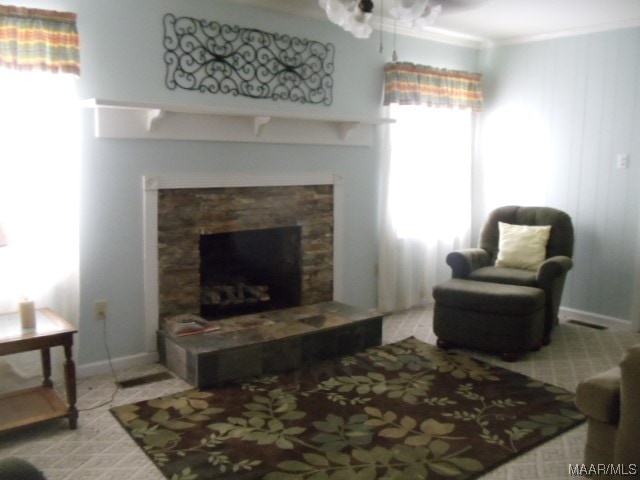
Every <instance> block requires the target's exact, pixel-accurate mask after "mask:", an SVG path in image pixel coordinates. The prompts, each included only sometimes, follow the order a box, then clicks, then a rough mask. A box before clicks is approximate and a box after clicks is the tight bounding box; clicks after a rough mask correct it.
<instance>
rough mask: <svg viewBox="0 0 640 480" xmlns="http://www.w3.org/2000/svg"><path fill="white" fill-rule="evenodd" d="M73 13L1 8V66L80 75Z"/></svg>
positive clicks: (76, 32)
mask: <svg viewBox="0 0 640 480" xmlns="http://www.w3.org/2000/svg"><path fill="white" fill-rule="evenodd" d="M79 43H80V42H79V39H78V31H77V28H76V14H75V13H69V12H56V11H53V10H41V9H35V8H24V7H13V6H3V5H0V66H1V67H4V68H10V69H14V70H40V71H47V72H54V73H60V72H61V73H72V74H76V75H79V74H80V48H79Z"/></svg>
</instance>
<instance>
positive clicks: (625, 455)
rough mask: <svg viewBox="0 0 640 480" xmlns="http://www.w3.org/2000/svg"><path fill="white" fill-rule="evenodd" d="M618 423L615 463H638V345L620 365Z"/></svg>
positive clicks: (629, 351)
mask: <svg viewBox="0 0 640 480" xmlns="http://www.w3.org/2000/svg"><path fill="white" fill-rule="evenodd" d="M620 371H621V382H620V396H621V398H622V404H621V405H620V423H619V425H618V435H617V437H616V447H615V457H614V461H615V462H620V463H627V464H629V463H636V464H638V463H640V452H639V451H638V439H640V410H639V409H638V402H640V344H637V345H635V346H634V347H631V348H630V349H629V350H628V351H627V353H626V355H625V357H624V359H623V360H622V362H621V363H620Z"/></svg>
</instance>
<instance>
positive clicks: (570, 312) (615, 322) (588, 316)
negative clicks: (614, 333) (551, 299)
mask: <svg viewBox="0 0 640 480" xmlns="http://www.w3.org/2000/svg"><path fill="white" fill-rule="evenodd" d="M559 317H560V321H562V320H568V319H570V318H573V319H574V320H580V321H581V322H587V323H593V324H595V325H600V326H602V327H607V328H611V329H614V330H629V331H633V326H632V325H631V322H629V321H628V320H622V319H621V318H616V317H609V316H606V315H599V314H597V313H591V312H584V311H582V310H576V309H573V308H564V307H560V312H559Z"/></svg>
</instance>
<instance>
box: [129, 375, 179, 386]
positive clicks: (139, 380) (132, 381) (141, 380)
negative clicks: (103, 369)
mask: <svg viewBox="0 0 640 480" xmlns="http://www.w3.org/2000/svg"><path fill="white" fill-rule="evenodd" d="M171 378H173V375H171V374H170V373H169V372H158V373H151V374H149V375H143V376H142V377H135V378H129V379H127V380H120V381H119V382H118V386H119V387H120V388H131V387H138V386H140V385H146V384H147V383H154V382H160V381H162V380H169V379H171Z"/></svg>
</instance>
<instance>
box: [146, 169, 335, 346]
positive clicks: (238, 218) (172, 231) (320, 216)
mask: <svg viewBox="0 0 640 480" xmlns="http://www.w3.org/2000/svg"><path fill="white" fill-rule="evenodd" d="M341 189H342V186H341V182H340V178H339V177H337V176H334V175H322V174H321V175H310V176H281V177H271V176H265V177H261V176H251V175H249V176H238V177H145V179H144V191H145V193H144V195H145V202H144V217H145V218H144V223H145V319H146V335H147V336H146V338H147V348H148V350H149V351H153V350H155V343H156V342H155V332H156V330H157V328H158V325H159V322H161V321H162V320H163V319H165V318H167V317H169V316H173V315H178V314H182V313H196V314H202V316H205V317H209V318H212V319H216V318H225V317H228V316H233V315H239V314H244V313H254V312H256V311H261V310H272V309H275V308H283V307H288V306H296V305H310V304H314V303H319V302H325V301H329V300H340V296H341V285H340V278H341V275H340V263H341V262H340V261H339V258H340V253H341V241H340V239H341V234H342V225H341V202H342V191H341ZM225 249H226V250H225ZM203 251H204V256H202V255H201V252H203ZM203 265H204V266H203ZM211 265H214V266H215V267H217V268H218V271H215V268H214V270H213V271H212V272H209V273H206V272H204V270H206V267H207V266H209V267H210V266H211ZM203 272H204V273H203Z"/></svg>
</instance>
